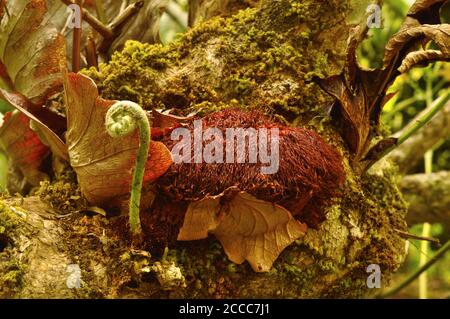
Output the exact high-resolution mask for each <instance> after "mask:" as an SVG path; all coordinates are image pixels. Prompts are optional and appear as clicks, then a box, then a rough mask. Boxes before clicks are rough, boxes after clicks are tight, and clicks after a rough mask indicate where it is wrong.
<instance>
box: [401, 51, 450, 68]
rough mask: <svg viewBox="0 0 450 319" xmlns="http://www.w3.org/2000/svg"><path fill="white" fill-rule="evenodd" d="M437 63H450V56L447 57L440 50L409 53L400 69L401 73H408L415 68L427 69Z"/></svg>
mask: <svg viewBox="0 0 450 319" xmlns="http://www.w3.org/2000/svg"><path fill="white" fill-rule="evenodd" d="M437 61H450V55H446V54H444V53H442V52H441V51H438V50H426V51H416V52H411V53H409V54H408V55H407V56H406V58H405V59H404V60H403V61H402V65H401V66H400V67H399V68H398V71H399V72H400V73H406V72H408V71H409V70H411V69H412V68H413V67H417V66H421V67H425V66H427V65H428V64H430V63H433V62H437Z"/></svg>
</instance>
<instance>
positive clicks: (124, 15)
mask: <svg viewBox="0 0 450 319" xmlns="http://www.w3.org/2000/svg"><path fill="white" fill-rule="evenodd" d="M143 6H144V1H137V2H135V3H133V4H130V5H129V6H128V7H126V8H125V9H124V10H123V11H122V12H120V14H119V16H118V17H117V18H115V19H114V20H113V21H112V22H111V23H110V24H109V25H108V27H109V28H111V29H112V30H113V33H114V34H116V33H117V30H118V29H119V28H121V27H122V26H123V25H124V24H125V23H127V22H128V20H129V19H130V18H131V17H132V16H134V15H135V14H136V13H138V12H139V10H140V9H141V8H142V7H143Z"/></svg>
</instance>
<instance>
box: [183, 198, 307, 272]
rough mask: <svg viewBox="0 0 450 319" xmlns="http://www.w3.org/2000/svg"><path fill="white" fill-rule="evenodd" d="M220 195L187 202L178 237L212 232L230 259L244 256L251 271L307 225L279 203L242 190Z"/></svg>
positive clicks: (264, 266) (262, 268)
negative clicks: (225, 198)
mask: <svg viewBox="0 0 450 319" xmlns="http://www.w3.org/2000/svg"><path fill="white" fill-rule="evenodd" d="M222 196H223V195H218V196H214V197H206V198H204V199H203V200H200V201H198V202H194V203H191V204H190V205H189V207H188V210H187V212H186V216H185V220H184V224H183V227H182V228H181V229H180V232H179V235H178V240H198V239H203V238H206V237H207V236H208V233H211V234H214V235H215V237H216V238H217V239H218V240H219V241H220V243H221V244H222V246H223V248H224V250H225V253H226V254H227V256H228V258H229V259H230V260H231V261H232V262H234V263H237V264H241V263H243V262H244V261H245V260H247V261H248V262H249V264H250V265H251V266H252V268H253V270H254V271H256V272H266V271H269V270H270V268H271V267H272V265H273V263H274V261H275V260H276V259H277V258H278V256H279V255H280V253H281V252H282V251H283V250H284V249H285V248H286V247H287V246H289V245H290V244H292V242H294V241H295V240H297V239H298V238H300V237H302V236H303V235H305V233H306V230H307V226H306V225H305V224H302V223H300V222H299V221H297V220H295V219H294V218H293V217H292V215H291V213H290V212H289V211H288V210H286V209H285V208H283V207H281V206H279V205H276V204H273V203H270V202H266V201H263V200H259V199H257V198H255V197H253V196H251V195H249V194H248V193H246V192H239V193H237V194H236V195H235V196H234V197H233V198H232V199H231V200H230V201H229V202H225V203H222V204H221V198H222Z"/></svg>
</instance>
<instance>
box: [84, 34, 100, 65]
mask: <svg viewBox="0 0 450 319" xmlns="http://www.w3.org/2000/svg"><path fill="white" fill-rule="evenodd" d="M86 60H87V64H88V67H95V68H96V69H98V56H97V48H96V45H95V40H94V37H93V36H92V34H90V35H89V36H88V38H87V42H86Z"/></svg>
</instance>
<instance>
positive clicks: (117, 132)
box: [105, 101, 151, 236]
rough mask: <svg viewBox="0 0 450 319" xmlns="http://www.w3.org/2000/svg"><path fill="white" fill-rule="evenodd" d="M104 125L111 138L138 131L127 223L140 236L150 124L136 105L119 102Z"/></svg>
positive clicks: (145, 115)
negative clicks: (137, 146)
mask: <svg viewBox="0 0 450 319" xmlns="http://www.w3.org/2000/svg"><path fill="white" fill-rule="evenodd" d="M105 125H106V130H107V132H108V134H109V135H110V136H111V137H123V136H127V135H129V134H131V133H133V132H134V131H135V130H136V129H139V150H138V153H137V156H136V162H135V167H134V172H133V181H132V184H131V195H130V204H129V210H130V212H129V223H130V229H131V233H132V235H134V236H140V235H141V231H142V229H141V221H140V217H139V206H140V202H141V191H142V182H143V178H144V172H145V164H146V162H147V158H148V149H149V145H150V139H151V135H150V123H149V120H148V118H147V114H146V112H145V111H144V110H143V109H142V108H141V107H140V106H139V105H138V104H136V103H134V102H131V101H119V102H116V103H115V104H113V105H112V106H111V108H110V109H109V110H108V112H107V113H106V118H105Z"/></svg>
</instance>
